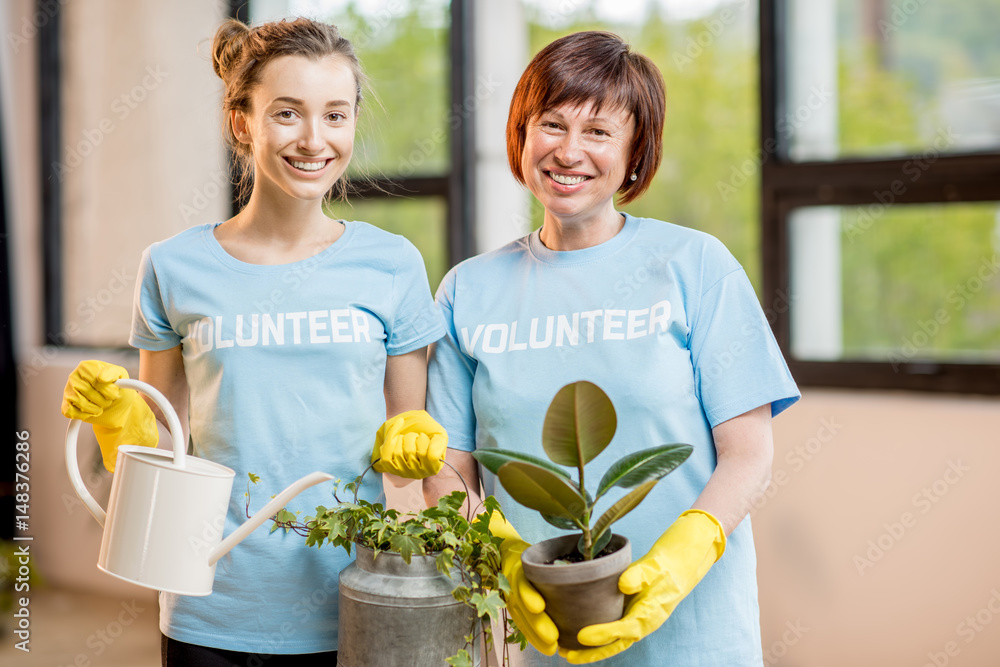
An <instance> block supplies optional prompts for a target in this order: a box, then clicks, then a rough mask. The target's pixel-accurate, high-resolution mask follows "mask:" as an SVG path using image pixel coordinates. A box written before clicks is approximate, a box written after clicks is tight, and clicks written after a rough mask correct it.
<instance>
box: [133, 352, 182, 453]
mask: <svg viewBox="0 0 1000 667" xmlns="http://www.w3.org/2000/svg"><path fill="white" fill-rule="evenodd" d="M139 380H141V381H142V382H145V383H146V384H150V385H152V386H154V387H155V388H157V389H158V390H159V391H160V393H161V394H163V395H164V396H166V398H167V400H168V401H170V405H172V406H173V408H174V411H175V412H176V413H177V416H178V417H179V418H180V420H181V427H182V428H183V429H184V440H185V442H186V441H187V438H188V385H187V376H186V375H185V374H184V358H183V357H182V356H181V346H180V345H178V346H177V347H172V348H170V349H169V350H163V351H159V352H153V351H150V350H139ZM143 398H145V399H146V402H147V403H148V404H149V407H150V408H152V409H153V414H154V415H156V420H157V421H158V422H160V423H161V424H163V425H164V426H167V420H166V417H164V416H163V413H162V412H160V409H159V408H158V407H156V404H155V403H153V401H152V399H150V398H149V397H146V396H143ZM164 442H165V441H164V440H163V438H161V439H160V443H161V446H162V443H164Z"/></svg>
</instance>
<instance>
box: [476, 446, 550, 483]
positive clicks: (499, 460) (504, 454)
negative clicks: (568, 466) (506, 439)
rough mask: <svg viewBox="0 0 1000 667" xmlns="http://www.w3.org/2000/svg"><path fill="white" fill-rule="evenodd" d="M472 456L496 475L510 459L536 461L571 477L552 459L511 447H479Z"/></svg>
mask: <svg viewBox="0 0 1000 667" xmlns="http://www.w3.org/2000/svg"><path fill="white" fill-rule="evenodd" d="M472 456H473V458H475V459H476V460H477V461H479V463H481V464H482V466H483V467H484V468H486V469H487V470H489V471H490V472H491V473H493V474H494V475H495V474H497V471H498V470H500V466H502V465H503V464H504V463H507V462H508V461H526V462H527V463H534V464H535V465H537V466H540V467H542V468H545V469H546V470H549V471H551V472H553V473H555V474H557V475H560V476H562V477H565V478H566V479H569V478H570V477H569V473H568V472H566V471H565V470H563V469H562V468H560V467H559V466H557V465H554V464H553V463H551V462H550V461H546V460H545V459H543V458H539V457H537V456H532V455H531V454H523V453H521V452H516V451H513V450H510V449H477V450H476V451H474V452H472Z"/></svg>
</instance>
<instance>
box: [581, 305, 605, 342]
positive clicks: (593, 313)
mask: <svg viewBox="0 0 1000 667" xmlns="http://www.w3.org/2000/svg"><path fill="white" fill-rule="evenodd" d="M603 314H604V311H603V310H588V311H586V312H584V313H580V317H582V318H583V319H585V320H587V342H588V343H593V342H594V328H595V327H594V320H595V319H597V318H598V317H600V316H601V315H603Z"/></svg>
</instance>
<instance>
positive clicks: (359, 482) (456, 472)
mask: <svg viewBox="0 0 1000 667" xmlns="http://www.w3.org/2000/svg"><path fill="white" fill-rule="evenodd" d="M381 460H382V459H381V457H380V458H377V459H375V460H374V461H372V462H371V463H369V464H368V467H367V468H365V471H364V472H363V473H361V475H360V476H359V477H358V479H357V484H356V485H355V487H354V504H355V505H357V504H358V489H360V488H361V479H362V478H363V477H364V476H365V475H367V474H368V471H369V470H371V469H372V468H374V467H375V464H376V463H378V462H379V461H381ZM441 463H443V464H445V465H446V466H448V467H449V468H451V469H452V470H454V471H455V474H456V475H458V478H459V479H460V480H462V486H464V487H465V499H466V501H468V500H469V485H468V483H467V482H466V481H465V478H464V477H462V473H460V472H459V471H458V468H456V467H455V466H453V465H452V464H450V463H448V462H447V461H445V460H444V459H441ZM468 505H469V508H468V510H466V513H465V514H466V516H465V518H466V519H468V520H469V521H472V503H471V502H469V503H468Z"/></svg>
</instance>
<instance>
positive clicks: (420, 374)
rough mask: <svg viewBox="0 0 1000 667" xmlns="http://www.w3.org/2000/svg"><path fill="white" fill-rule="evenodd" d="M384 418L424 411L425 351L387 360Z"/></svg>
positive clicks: (425, 349)
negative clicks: (408, 412) (409, 411)
mask: <svg viewBox="0 0 1000 667" xmlns="http://www.w3.org/2000/svg"><path fill="white" fill-rule="evenodd" d="M383 391H384V393H385V417H386V419H388V418H390V417H395V416H396V415H398V414H400V413H403V412H407V411H408V410H423V409H424V403H425V401H426V400H427V348H426V347H422V348H420V349H419V350H414V351H413V352H407V353H406V354H399V355H396V356H391V357H386V360H385V386H384V390H383Z"/></svg>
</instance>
